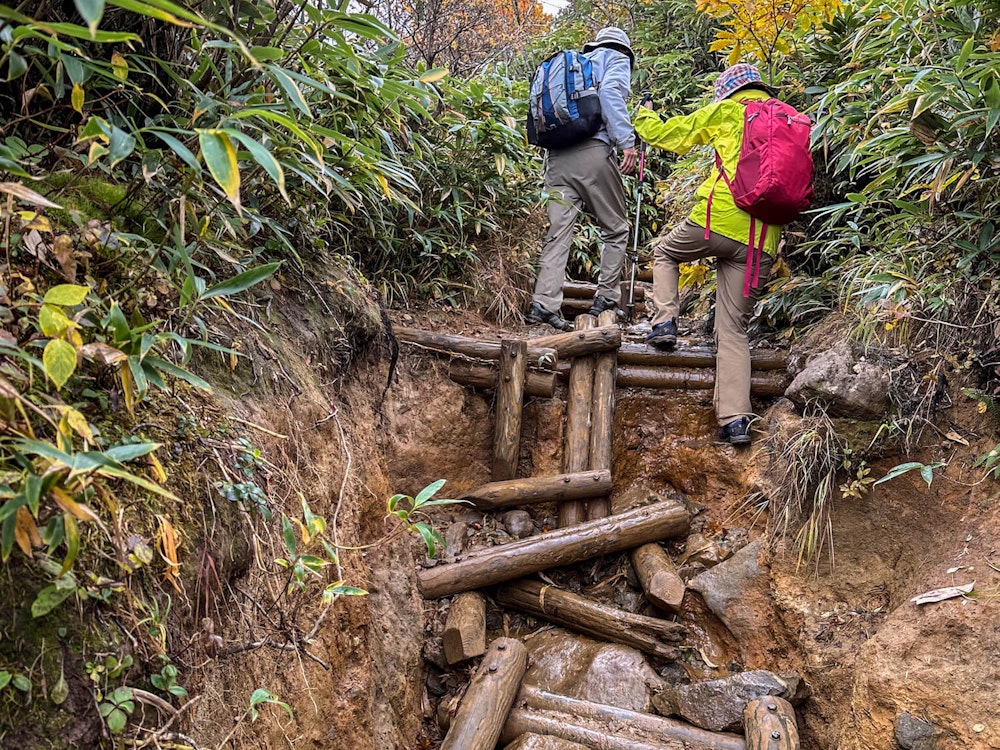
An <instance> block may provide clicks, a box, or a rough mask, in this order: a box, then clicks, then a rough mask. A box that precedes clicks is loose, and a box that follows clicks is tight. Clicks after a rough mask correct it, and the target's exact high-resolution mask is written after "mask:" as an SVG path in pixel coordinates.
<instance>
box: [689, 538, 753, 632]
mask: <svg viewBox="0 0 1000 750" xmlns="http://www.w3.org/2000/svg"><path fill="white" fill-rule="evenodd" d="M760 550H761V543H760V541H756V542H753V543H752V544H748V545H747V546H746V547H744V548H743V549H741V550H740V551H739V552H737V553H736V554H735V555H733V556H732V557H731V558H729V559H728V560H726V561H725V562H723V563H719V564H718V565H716V566H715V567H714V568H710V569H709V570H706V571H705V572H704V573H701V574H700V575H697V576H695V577H694V578H692V579H691V581H690V582H689V584H688V585H689V586H690V587H691V588H692V589H694V590H695V591H697V592H698V593H699V594H701V595H702V597H703V598H704V599H705V604H707V605H708V608H709V609H710V610H712V612H713V613H714V614H715V616H716V617H718V618H719V619H720V620H722V622H723V623H724V624H726V625H727V626H729V617H728V614H729V609H730V607H731V606H732V605H733V604H734V603H738V602H739V601H740V598H741V595H742V594H743V591H744V589H746V588H747V587H748V586H749V585H751V583H752V581H753V580H754V579H755V578H757V577H758V576H760V575H761V569H760V566H759V565H758V564H757V556H758V555H759V554H760ZM730 630H732V628H730Z"/></svg>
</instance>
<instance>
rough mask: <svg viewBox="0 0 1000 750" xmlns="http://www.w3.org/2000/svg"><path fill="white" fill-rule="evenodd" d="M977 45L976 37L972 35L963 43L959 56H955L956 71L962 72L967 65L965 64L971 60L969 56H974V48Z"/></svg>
mask: <svg viewBox="0 0 1000 750" xmlns="http://www.w3.org/2000/svg"><path fill="white" fill-rule="evenodd" d="M975 47H976V38H975V37H974V36H970V37H969V39H968V40H967V41H966V42H965V44H963V45H962V51H961V52H959V53H958V57H957V58H955V72H956V73H960V72H961V71H962V69H963V68H964V67H965V64H966V63H967V62H969V58H970V57H971V56H972V50H974V49H975Z"/></svg>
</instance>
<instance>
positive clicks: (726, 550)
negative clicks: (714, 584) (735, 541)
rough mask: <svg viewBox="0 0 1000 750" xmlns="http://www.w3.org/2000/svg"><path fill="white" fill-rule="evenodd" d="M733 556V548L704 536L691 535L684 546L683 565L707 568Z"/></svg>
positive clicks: (681, 561) (681, 560)
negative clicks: (697, 565) (698, 565)
mask: <svg viewBox="0 0 1000 750" xmlns="http://www.w3.org/2000/svg"><path fill="white" fill-rule="evenodd" d="M732 554H733V550H732V548H730V547H729V545H727V544H723V543H721V542H719V541H717V540H715V539H711V538H709V537H707V536H705V535H704V534H691V536H689V537H688V538H687V541H686V542H685V544H684V555H683V556H682V557H681V559H680V563H681V565H684V564H688V563H690V564H701V565H703V566H705V567H706V568H711V567H712V566H713V565H718V564H719V563H720V562H722V561H723V560H725V559H726V558H728V557H729V556H730V555H732Z"/></svg>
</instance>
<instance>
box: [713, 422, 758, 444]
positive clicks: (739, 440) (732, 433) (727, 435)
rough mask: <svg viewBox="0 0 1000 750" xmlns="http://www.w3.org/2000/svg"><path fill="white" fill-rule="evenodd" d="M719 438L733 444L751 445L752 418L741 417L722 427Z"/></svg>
mask: <svg viewBox="0 0 1000 750" xmlns="http://www.w3.org/2000/svg"><path fill="white" fill-rule="evenodd" d="M719 440H721V441H722V442H723V443H732V444H733V445H750V418H749V417H740V418H739V419H737V420H734V421H732V422H730V423H729V424H727V425H726V426H725V427H723V428H722V431H721V432H720V434H719Z"/></svg>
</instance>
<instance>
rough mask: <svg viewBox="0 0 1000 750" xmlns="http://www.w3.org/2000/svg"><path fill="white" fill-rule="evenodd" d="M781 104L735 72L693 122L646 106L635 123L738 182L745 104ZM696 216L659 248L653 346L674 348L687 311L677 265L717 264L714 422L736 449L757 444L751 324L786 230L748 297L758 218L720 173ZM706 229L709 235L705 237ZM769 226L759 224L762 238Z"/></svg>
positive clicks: (745, 71) (770, 242)
mask: <svg viewBox="0 0 1000 750" xmlns="http://www.w3.org/2000/svg"><path fill="white" fill-rule="evenodd" d="M772 96H774V91H773V90H772V89H771V87H770V86H767V85H766V84H764V82H763V81H762V80H761V77H760V73H759V72H758V71H757V69H756V68H755V67H753V66H752V65H746V64H739V65H734V66H732V67H730V68H729V69H727V70H726V71H725V72H723V73H722V74H721V75H720V76H719V77H718V79H717V80H716V81H715V101H714V102H713V103H712V104H709V105H708V106H706V107H702V108H701V109H699V110H698V111H696V112H694V113H693V114H690V115H683V116H678V117H671V118H669V119H667V120H663V119H661V118H660V116H659V115H657V114H656V113H655V112H653V110H652V106H651V104H649V103H648V102H647V103H644V106H643V108H641V109H640V110H639V114H638V116H637V117H636V119H635V123H634V124H635V129H636V132H637V133H638V134H639V137H640V138H641V139H642V140H643V141H645V142H646V143H647V144H649V145H650V146H656V147H657V148H662V149H666V150H668V151H673V152H675V153H678V154H685V153H687V152H688V151H689V150H690V149H691V148H692V147H693V146H711V147H712V148H714V149H715V151H716V152H717V153H718V155H719V159H720V160H721V164H722V168H723V169H724V170H725V173H726V175H728V176H729V177H730V178H732V176H733V175H735V173H736V164H737V161H738V160H739V155H740V147H741V145H742V140H743V113H744V108H743V105H742V104H740V102H742V101H744V100H747V99H768V98H770V97H772ZM695 196H696V198H697V200H696V202H695V206H694V209H693V210H692V211H691V214H690V215H689V216H688V218H687V219H685V220H684V221H683V222H681V223H680V224H679V225H678V226H676V227H675V228H674V230H673V231H672V232H670V234H668V235H667V236H666V237H663V238H660V239H658V240H656V241H655V242H654V244H653V306H654V316H653V319H652V321H651V323H652V325H653V329H652V331H650V334H649V336H648V337H647V339H646V340H647V342H648V343H650V344H652V345H653V346H657V347H659V348H671V347H673V346H674V344H676V342H677V315H678V312H679V310H680V301H679V294H678V289H677V283H678V278H679V271H678V264H679V263H682V262H690V261H693V260H697V259H699V258H705V257H708V256H714V257H715V258H717V282H716V285H717V291H716V305H715V340H716V345H717V347H718V355H717V360H716V367H717V369H716V377H715V414H716V417H717V418H718V422H719V426H720V427H721V428H722V433H721V439H722V440H724V441H726V442H729V443H732V444H733V445H746V444H748V443H749V442H750V421H751V418H752V416H753V412H752V410H751V407H750V347H749V343H748V341H747V324H748V323H749V322H750V315H751V313H752V312H753V308H754V303H755V302H756V301H757V298H758V297H759V296H760V290H761V289H762V288H763V287H764V285H765V284H766V283H767V277H768V275H769V273H770V270H771V265H772V263H773V261H774V255H775V254H776V252H777V248H778V243H779V241H780V235H781V231H780V227H768V231H766V234H765V237H764V242H763V252H762V253H761V255H760V271H759V274H757V276H756V282H755V283H754V284H752V285H751V288H750V292H749V296H748V297H744V296H743V290H744V279H745V276H746V274H747V272H748V270H747V255H748V252H749V250H748V244H749V243H748V239H749V236H750V231H751V229H750V227H751V217H750V214H748V213H746V212H745V211H743V210H742V209H740V208H737V206H736V204H735V203H734V202H733V195H732V193H731V192H730V190H729V186H728V185H727V180H725V179H719V173H718V170H717V169H713V170H712V174H711V175H710V176H709V178H708V179H707V180H705V182H704V183H702V185H701V186H700V187H699V188H698V190H697V192H696V193H695ZM706 227H707V229H706ZM761 231H762V225H761V223H760V222H756V234H757V236H759V235H760V233H761Z"/></svg>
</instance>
